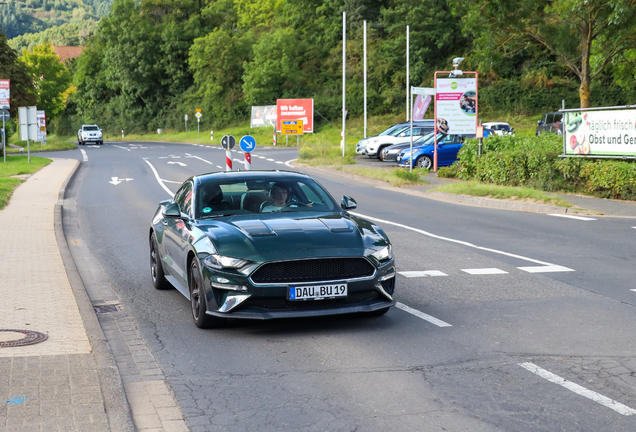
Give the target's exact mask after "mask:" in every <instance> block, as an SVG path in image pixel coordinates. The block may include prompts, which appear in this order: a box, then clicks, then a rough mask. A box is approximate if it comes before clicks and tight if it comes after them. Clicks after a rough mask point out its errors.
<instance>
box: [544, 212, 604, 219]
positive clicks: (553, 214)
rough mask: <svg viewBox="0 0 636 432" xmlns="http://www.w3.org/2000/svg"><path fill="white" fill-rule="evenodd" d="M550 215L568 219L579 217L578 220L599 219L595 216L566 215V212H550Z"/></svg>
mask: <svg viewBox="0 0 636 432" xmlns="http://www.w3.org/2000/svg"><path fill="white" fill-rule="evenodd" d="M548 216H555V217H562V218H568V219H577V220H582V221H595V220H598V219H594V218H591V217H585V216H574V215H566V214H556V213H550V214H548Z"/></svg>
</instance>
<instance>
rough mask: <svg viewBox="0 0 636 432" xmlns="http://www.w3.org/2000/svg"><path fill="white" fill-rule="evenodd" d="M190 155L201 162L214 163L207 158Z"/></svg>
mask: <svg viewBox="0 0 636 432" xmlns="http://www.w3.org/2000/svg"><path fill="white" fill-rule="evenodd" d="M190 157H193V158H195V159H199V160H200V161H203V162H205V163H206V164H210V165H214V164H213V163H212V162H210V161H209V160H205V159H203V158H200V157H199V156H190Z"/></svg>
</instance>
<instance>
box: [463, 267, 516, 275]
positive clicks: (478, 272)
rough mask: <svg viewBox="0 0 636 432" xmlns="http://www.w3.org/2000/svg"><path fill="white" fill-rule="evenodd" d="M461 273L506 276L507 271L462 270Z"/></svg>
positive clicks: (491, 269)
mask: <svg viewBox="0 0 636 432" xmlns="http://www.w3.org/2000/svg"><path fill="white" fill-rule="evenodd" d="M462 271H463V272H466V273H468V274H471V275H490V274H508V272H507V271H504V270H500V269H498V268H477V269H462Z"/></svg>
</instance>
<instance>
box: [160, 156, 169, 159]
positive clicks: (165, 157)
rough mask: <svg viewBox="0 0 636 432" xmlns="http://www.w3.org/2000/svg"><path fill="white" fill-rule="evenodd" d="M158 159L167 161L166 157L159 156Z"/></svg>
mask: <svg viewBox="0 0 636 432" xmlns="http://www.w3.org/2000/svg"><path fill="white" fill-rule="evenodd" d="M158 159H168V156H159V157H158Z"/></svg>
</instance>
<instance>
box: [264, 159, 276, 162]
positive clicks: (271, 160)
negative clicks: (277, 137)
mask: <svg viewBox="0 0 636 432" xmlns="http://www.w3.org/2000/svg"><path fill="white" fill-rule="evenodd" d="M265 160H266V161H269V162H274V159H272V158H267V159H265Z"/></svg>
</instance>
